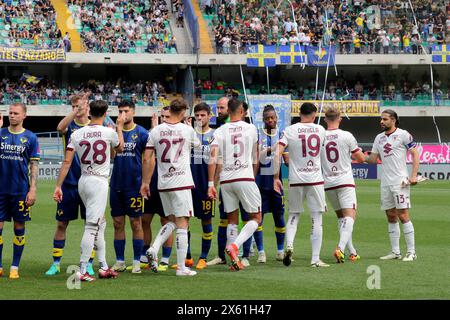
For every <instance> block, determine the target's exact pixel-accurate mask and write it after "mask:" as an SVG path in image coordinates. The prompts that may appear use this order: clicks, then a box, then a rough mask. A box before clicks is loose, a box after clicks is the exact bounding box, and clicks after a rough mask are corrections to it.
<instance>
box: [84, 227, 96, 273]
mask: <svg viewBox="0 0 450 320" xmlns="http://www.w3.org/2000/svg"><path fill="white" fill-rule="evenodd" d="M98 232H99V227H98V226H97V225H95V224H91V223H86V225H85V226H84V233H83V238H81V256H80V273H81V274H85V273H86V265H87V263H88V261H89V258H90V257H91V253H92V250H93V249H94V243H95V238H96V237H97V235H98Z"/></svg>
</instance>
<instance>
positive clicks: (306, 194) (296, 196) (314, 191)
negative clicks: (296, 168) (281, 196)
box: [289, 184, 327, 213]
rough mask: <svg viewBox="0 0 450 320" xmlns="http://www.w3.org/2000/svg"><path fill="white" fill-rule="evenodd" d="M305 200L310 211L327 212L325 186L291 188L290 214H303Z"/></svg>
mask: <svg viewBox="0 0 450 320" xmlns="http://www.w3.org/2000/svg"><path fill="white" fill-rule="evenodd" d="M305 200H306V203H307V204H308V208H309V210H310V211H315V212H325V211H327V203H326V201H325V189H324V188H323V184H320V185H314V186H295V187H289V213H301V212H303V211H305V209H304V207H303V203H304V202H305Z"/></svg>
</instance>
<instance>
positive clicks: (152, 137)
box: [145, 129, 156, 149]
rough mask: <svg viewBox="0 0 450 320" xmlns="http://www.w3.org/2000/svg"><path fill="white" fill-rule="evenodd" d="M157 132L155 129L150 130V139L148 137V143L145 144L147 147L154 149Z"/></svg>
mask: <svg viewBox="0 0 450 320" xmlns="http://www.w3.org/2000/svg"><path fill="white" fill-rule="evenodd" d="M155 134H156V130H155V129H153V130H152V131H150V133H149V135H148V139H147V144H146V145H145V148H146V149H154V148H155Z"/></svg>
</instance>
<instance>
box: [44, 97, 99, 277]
mask: <svg viewBox="0 0 450 320" xmlns="http://www.w3.org/2000/svg"><path fill="white" fill-rule="evenodd" d="M71 103H72V112H71V113H70V114H68V115H67V116H65V117H64V118H63V119H62V120H61V121H60V122H59V124H58V127H57V130H58V132H59V133H60V134H61V135H62V136H63V143H64V149H66V147H67V145H68V144H69V139H70V136H71V135H72V133H74V132H75V131H76V130H78V129H81V128H83V127H85V126H86V125H88V124H89V122H90V120H89V104H88V100H87V95H84V96H80V95H76V96H73V97H72V99H71ZM64 151H65V150H64ZM80 175H81V169H80V160H79V159H78V156H77V155H75V156H74V159H73V161H72V165H71V166H70V170H69V172H68V174H67V177H66V179H65V180H64V182H63V184H62V186H61V188H62V190H63V193H64V198H63V199H62V201H61V202H59V203H57V205H56V231H55V236H54V238H53V250H52V255H53V263H52V265H51V266H50V268H49V269H48V270H47V272H46V273H45V274H46V275H48V276H53V275H56V274H58V273H60V263H61V259H62V256H63V251H64V247H65V244H66V231H67V227H68V226H69V222H70V221H73V220H76V219H78V212H80V216H81V218H82V219H83V220H85V219H86V208H85V207H84V204H83V201H82V200H81V198H80V195H79V193H78V180H79V179H80ZM94 254H95V251H92V255H91V257H90V259H89V262H88V265H87V272H88V274H89V275H91V276H93V275H94V270H93V268H92V261H93V259H94Z"/></svg>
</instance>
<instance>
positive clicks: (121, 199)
mask: <svg viewBox="0 0 450 320" xmlns="http://www.w3.org/2000/svg"><path fill="white" fill-rule="evenodd" d="M109 206H110V207H111V216H112V217H122V216H125V215H127V216H129V217H133V218H137V217H140V216H142V213H143V209H144V201H143V198H142V196H141V194H140V193H139V190H125V191H118V190H112V189H111V191H110V194H109Z"/></svg>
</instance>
